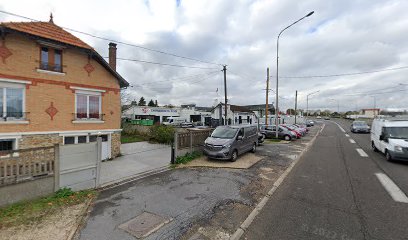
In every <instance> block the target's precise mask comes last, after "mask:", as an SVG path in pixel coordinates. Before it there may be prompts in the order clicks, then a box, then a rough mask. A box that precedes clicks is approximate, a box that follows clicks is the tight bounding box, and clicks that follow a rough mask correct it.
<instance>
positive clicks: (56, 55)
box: [40, 47, 62, 72]
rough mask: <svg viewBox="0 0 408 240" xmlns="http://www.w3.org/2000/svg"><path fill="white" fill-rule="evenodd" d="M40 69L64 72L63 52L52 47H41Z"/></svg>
mask: <svg viewBox="0 0 408 240" xmlns="http://www.w3.org/2000/svg"><path fill="white" fill-rule="evenodd" d="M40 56H41V63H40V69H43V70H48V71H54V72H62V51H61V50H59V49H53V48H50V47H41V54H40Z"/></svg>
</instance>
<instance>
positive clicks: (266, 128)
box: [259, 125, 296, 141]
mask: <svg viewBox="0 0 408 240" xmlns="http://www.w3.org/2000/svg"><path fill="white" fill-rule="evenodd" d="M275 129H276V126H271V125H261V126H260V127H259V131H260V132H261V134H264V135H265V138H275V137H276V131H275ZM278 138H279V139H284V140H286V141H290V140H292V139H296V134H295V133H294V132H292V131H290V130H288V129H286V128H284V127H282V126H279V130H278Z"/></svg>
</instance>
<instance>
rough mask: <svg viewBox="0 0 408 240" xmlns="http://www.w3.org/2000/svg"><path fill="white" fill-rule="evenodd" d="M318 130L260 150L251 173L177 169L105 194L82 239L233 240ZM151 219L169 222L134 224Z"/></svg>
mask: <svg viewBox="0 0 408 240" xmlns="http://www.w3.org/2000/svg"><path fill="white" fill-rule="evenodd" d="M317 130H318V128H317V127H315V129H313V130H312V132H313V133H311V134H310V136H307V137H305V138H303V139H302V140H297V141H294V142H293V143H291V144H265V145H264V146H260V147H259V148H258V151H257V152H256V156H260V157H261V158H262V160H261V161H259V162H257V163H256V164H254V165H253V166H252V167H250V168H249V169H230V168H228V169H227V168H202V167H200V168H182V169H175V170H172V171H167V172H164V173H160V174H157V175H152V176H149V177H146V178H143V179H139V180H136V181H132V182H128V183H126V184H123V185H120V186H117V187H115V188H110V189H106V190H103V191H102V192H101V193H100V195H99V196H98V199H97V200H96V202H95V204H94V206H93V209H92V210H91V212H90V215H89V218H88V220H87V222H86V224H85V225H84V226H83V229H81V230H80V232H79V235H78V236H77V238H78V239H80V240H93V239H98V240H108V239H121V240H131V239H135V236H136V235H137V234H140V233H141V232H142V231H141V229H144V230H145V232H149V233H151V234H150V235H148V236H147V237H146V238H145V239H149V240H156V239H157V240H158V239H166V240H167V239H205V240H210V239H228V238H229V237H230V236H231V234H232V233H234V232H235V230H236V229H237V228H238V227H239V226H240V224H241V223H242V222H243V221H244V220H245V219H246V217H247V216H248V214H249V213H250V212H251V211H252V209H253V208H254V206H255V205H256V204H257V202H258V201H259V200H260V199H261V198H262V197H263V196H264V195H265V194H266V193H267V192H268V191H269V189H270V188H271V187H272V185H273V184H274V182H275V181H276V179H277V178H278V177H279V176H280V175H281V174H282V173H283V172H284V170H285V169H286V168H287V167H288V166H289V165H290V164H291V163H292V162H293V160H294V159H295V158H296V157H297V156H298V155H299V154H300V152H301V151H302V149H304V148H305V146H306V144H307V143H308V142H309V141H310V139H311V137H312V136H313V135H314V134H316V132H317ZM242 157H244V156H242ZM239 160H240V159H238V161H239ZM146 215H150V216H152V215H153V216H155V218H156V219H160V218H161V219H164V220H163V221H161V224H159V223H158V224H156V225H154V224H153V225H154V226H150V225H149V224H150V223H152V222H153V223H154V221H153V220H152V218H148V219H144V221H139V222H134V221H136V220H138V219H139V220H140V218H142V216H146ZM156 223H157V222H156ZM163 224H164V225H163ZM148 226H149V228H148ZM141 227H142V228H141Z"/></svg>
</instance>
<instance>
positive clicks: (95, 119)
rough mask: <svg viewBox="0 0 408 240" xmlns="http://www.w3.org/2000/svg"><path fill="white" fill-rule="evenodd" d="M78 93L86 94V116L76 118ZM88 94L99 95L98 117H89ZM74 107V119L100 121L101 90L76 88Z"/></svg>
mask: <svg viewBox="0 0 408 240" xmlns="http://www.w3.org/2000/svg"><path fill="white" fill-rule="evenodd" d="M78 94H79V95H85V96H86V102H87V104H86V115H87V118H77V101H78V99H77V98H78ZM89 96H97V97H99V116H100V117H99V118H92V119H90V118H89ZM74 108H75V111H74V113H75V118H74V119H75V120H76V121H100V120H102V119H101V116H102V94H101V92H100V91H84V90H76V91H75V107H74ZM75 120H74V121H75Z"/></svg>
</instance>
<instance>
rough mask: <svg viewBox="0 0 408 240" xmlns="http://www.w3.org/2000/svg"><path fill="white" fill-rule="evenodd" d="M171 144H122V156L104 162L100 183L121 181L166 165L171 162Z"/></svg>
mask: <svg viewBox="0 0 408 240" xmlns="http://www.w3.org/2000/svg"><path fill="white" fill-rule="evenodd" d="M170 151H171V148H170V146H169V145H163V144H151V143H148V142H137V143H127V144H122V146H121V153H122V156H121V157H118V158H115V159H114V160H112V161H106V162H102V165H101V178H100V183H101V185H102V186H106V185H110V184H112V183H115V182H120V181H122V180H124V179H127V178H130V177H132V176H137V175H139V174H141V173H144V172H147V171H152V170H155V169H159V168H163V167H166V166H168V165H169V164H170V155H171V152H170Z"/></svg>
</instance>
